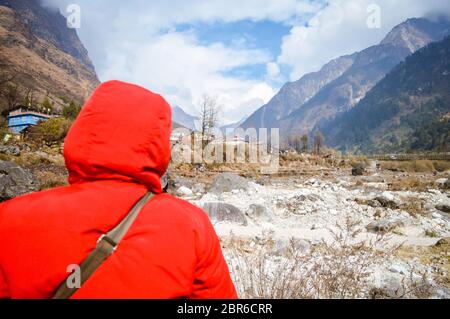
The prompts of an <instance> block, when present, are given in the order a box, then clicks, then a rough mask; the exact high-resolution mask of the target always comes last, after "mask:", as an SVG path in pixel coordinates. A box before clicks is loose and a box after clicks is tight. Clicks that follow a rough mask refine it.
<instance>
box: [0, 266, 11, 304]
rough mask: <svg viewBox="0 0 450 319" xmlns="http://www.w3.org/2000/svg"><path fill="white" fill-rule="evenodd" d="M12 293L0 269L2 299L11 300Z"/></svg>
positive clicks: (0, 294)
mask: <svg viewBox="0 0 450 319" xmlns="http://www.w3.org/2000/svg"><path fill="white" fill-rule="evenodd" d="M10 297H11V296H10V293H9V289H8V285H7V284H6V278H5V276H4V275H3V272H2V270H1V269H0V299H6V298H10Z"/></svg>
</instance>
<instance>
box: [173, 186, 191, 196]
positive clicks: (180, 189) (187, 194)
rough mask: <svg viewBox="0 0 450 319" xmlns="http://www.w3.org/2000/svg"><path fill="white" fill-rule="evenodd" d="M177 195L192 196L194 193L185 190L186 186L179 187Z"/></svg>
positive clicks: (187, 189)
mask: <svg viewBox="0 0 450 319" xmlns="http://www.w3.org/2000/svg"><path fill="white" fill-rule="evenodd" d="M177 194H178V195H180V196H192V195H193V194H194V193H193V192H192V190H191V189H190V188H187V187H186V186H181V187H180V188H178V190H177Z"/></svg>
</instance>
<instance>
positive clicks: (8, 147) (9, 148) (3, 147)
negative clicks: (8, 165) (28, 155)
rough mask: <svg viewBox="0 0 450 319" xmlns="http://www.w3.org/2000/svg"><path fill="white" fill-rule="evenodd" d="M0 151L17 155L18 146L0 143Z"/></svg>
mask: <svg viewBox="0 0 450 319" xmlns="http://www.w3.org/2000/svg"><path fill="white" fill-rule="evenodd" d="M0 153H3V154H7V155H13V156H19V155H20V148H19V147H17V146H12V145H0Z"/></svg>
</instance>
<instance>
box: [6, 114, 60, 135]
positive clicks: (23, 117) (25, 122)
mask: <svg viewBox="0 0 450 319" xmlns="http://www.w3.org/2000/svg"><path fill="white" fill-rule="evenodd" d="M53 117H56V115H52V114H46V113H41V112H37V111H33V110H28V109H26V108H19V109H16V110H14V111H11V112H10V113H9V115H8V128H9V129H10V131H11V132H12V133H14V134H20V133H22V132H23V130H25V129H27V128H28V127H30V126H33V125H36V124H38V123H39V122H40V121H46V120H48V119H51V118H53Z"/></svg>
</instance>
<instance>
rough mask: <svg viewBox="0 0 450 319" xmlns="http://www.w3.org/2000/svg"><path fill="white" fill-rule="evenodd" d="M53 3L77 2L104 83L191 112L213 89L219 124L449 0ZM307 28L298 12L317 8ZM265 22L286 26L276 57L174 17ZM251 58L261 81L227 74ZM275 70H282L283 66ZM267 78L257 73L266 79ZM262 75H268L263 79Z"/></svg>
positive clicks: (444, 7)
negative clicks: (373, 19) (140, 89)
mask: <svg viewBox="0 0 450 319" xmlns="http://www.w3.org/2000/svg"><path fill="white" fill-rule="evenodd" d="M41 1H44V2H45V3H50V4H53V5H57V6H58V7H59V8H60V9H61V11H62V12H64V11H65V8H66V5H67V4H71V3H76V4H79V5H80V7H81V20H82V21H81V25H82V28H81V29H79V30H78V34H79V35H80V38H81V39H82V41H83V43H84V45H85V46H86V47H87V49H88V50H89V53H90V56H91V58H92V60H93V62H94V65H95V66H96V69H97V72H98V74H99V77H100V79H101V80H108V79H113V78H115V79H122V80H126V81H130V82H134V83H137V84H140V85H143V86H145V87H147V88H149V89H151V90H153V91H156V92H158V93H161V94H162V95H163V96H165V97H166V98H167V99H168V100H169V101H170V102H171V103H173V104H178V105H180V106H182V107H183V108H185V109H186V111H188V112H191V113H195V111H196V110H195V109H196V108H195V106H196V103H198V101H199V99H200V97H201V96H202V95H203V94H204V93H209V94H213V95H217V96H218V98H219V101H220V102H221V103H222V104H223V105H224V108H223V112H222V116H223V118H224V120H225V121H236V120H239V119H240V118H241V117H242V116H243V115H246V114H250V113H251V112H253V111H254V110H255V109H256V108H257V107H259V106H261V105H262V104H264V103H266V102H268V100H269V99H270V98H271V97H272V96H273V94H274V93H275V92H274V89H273V88H272V87H271V84H273V85H276V86H278V85H280V84H282V81H283V80H284V79H285V78H286V74H285V73H286V71H285V70H286V66H287V67H288V69H289V68H291V69H292V72H290V74H289V76H290V79H292V80H296V79H298V78H299V77H300V76H301V75H303V74H305V73H306V72H310V71H315V70H318V69H319V68H320V67H321V66H322V65H323V64H324V63H326V62H328V61H329V60H331V59H333V58H336V57H338V56H340V55H343V54H347V53H352V52H354V51H358V50H361V49H364V48H365V47H367V46H369V45H373V44H375V43H377V42H379V41H380V40H381V39H382V38H383V37H384V36H385V34H386V33H387V32H388V31H389V30H390V29H391V28H392V27H393V26H394V25H396V24H398V23H400V22H402V21H403V20H405V19H406V18H409V17H414V16H423V15H424V14H426V13H428V12H430V11H433V10H434V11H441V12H442V11H446V12H448V11H449V8H450V5H449V3H448V2H449V0H428V1H422V0H398V1H395V2H394V1H391V0H329V1H328V6H326V7H325V8H323V9H321V8H322V3H321V2H322V1H309V0H246V1H242V0H229V1H223V0H209V1H204V0H191V1H185V0H172V1H148V0H129V1H112V0H96V1H90V0H41ZM371 3H377V4H379V5H380V6H381V28H380V29H368V28H367V25H366V19H367V15H368V14H367V12H366V9H367V6H368V5H369V4H371ZM319 9H321V10H320V12H319V13H318V14H316V15H315V16H314V18H313V19H311V20H310V21H309V23H308V26H304V20H305V17H307V16H311V15H314V14H315V13H317V12H318V11H319ZM243 19H250V20H253V21H263V20H271V21H276V22H282V23H285V24H286V25H292V26H293V27H292V29H291V31H290V34H289V35H287V36H286V37H284V39H283V42H282V47H281V54H280V55H279V56H278V57H271V56H269V55H268V54H267V52H264V51H263V50H257V49H252V50H251V49H248V48H246V42H245V39H236V41H234V42H233V44H231V47H227V46H225V45H224V44H222V43H209V44H205V43H202V42H200V41H199V39H197V38H196V35H195V34H194V33H193V32H192V31H190V32H176V30H175V26H176V25H178V24H183V23H188V24H193V23H196V22H206V23H212V22H225V23H227V22H235V21H239V20H243ZM255 63H261V64H263V65H266V75H265V79H264V78H261V79H248V78H242V77H239V76H237V75H235V76H232V75H230V73H227V71H230V70H231V69H233V68H236V67H238V68H241V67H246V66H249V65H252V64H255ZM280 70H282V71H280ZM263 77H264V76H263ZM264 81H266V82H264Z"/></svg>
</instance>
